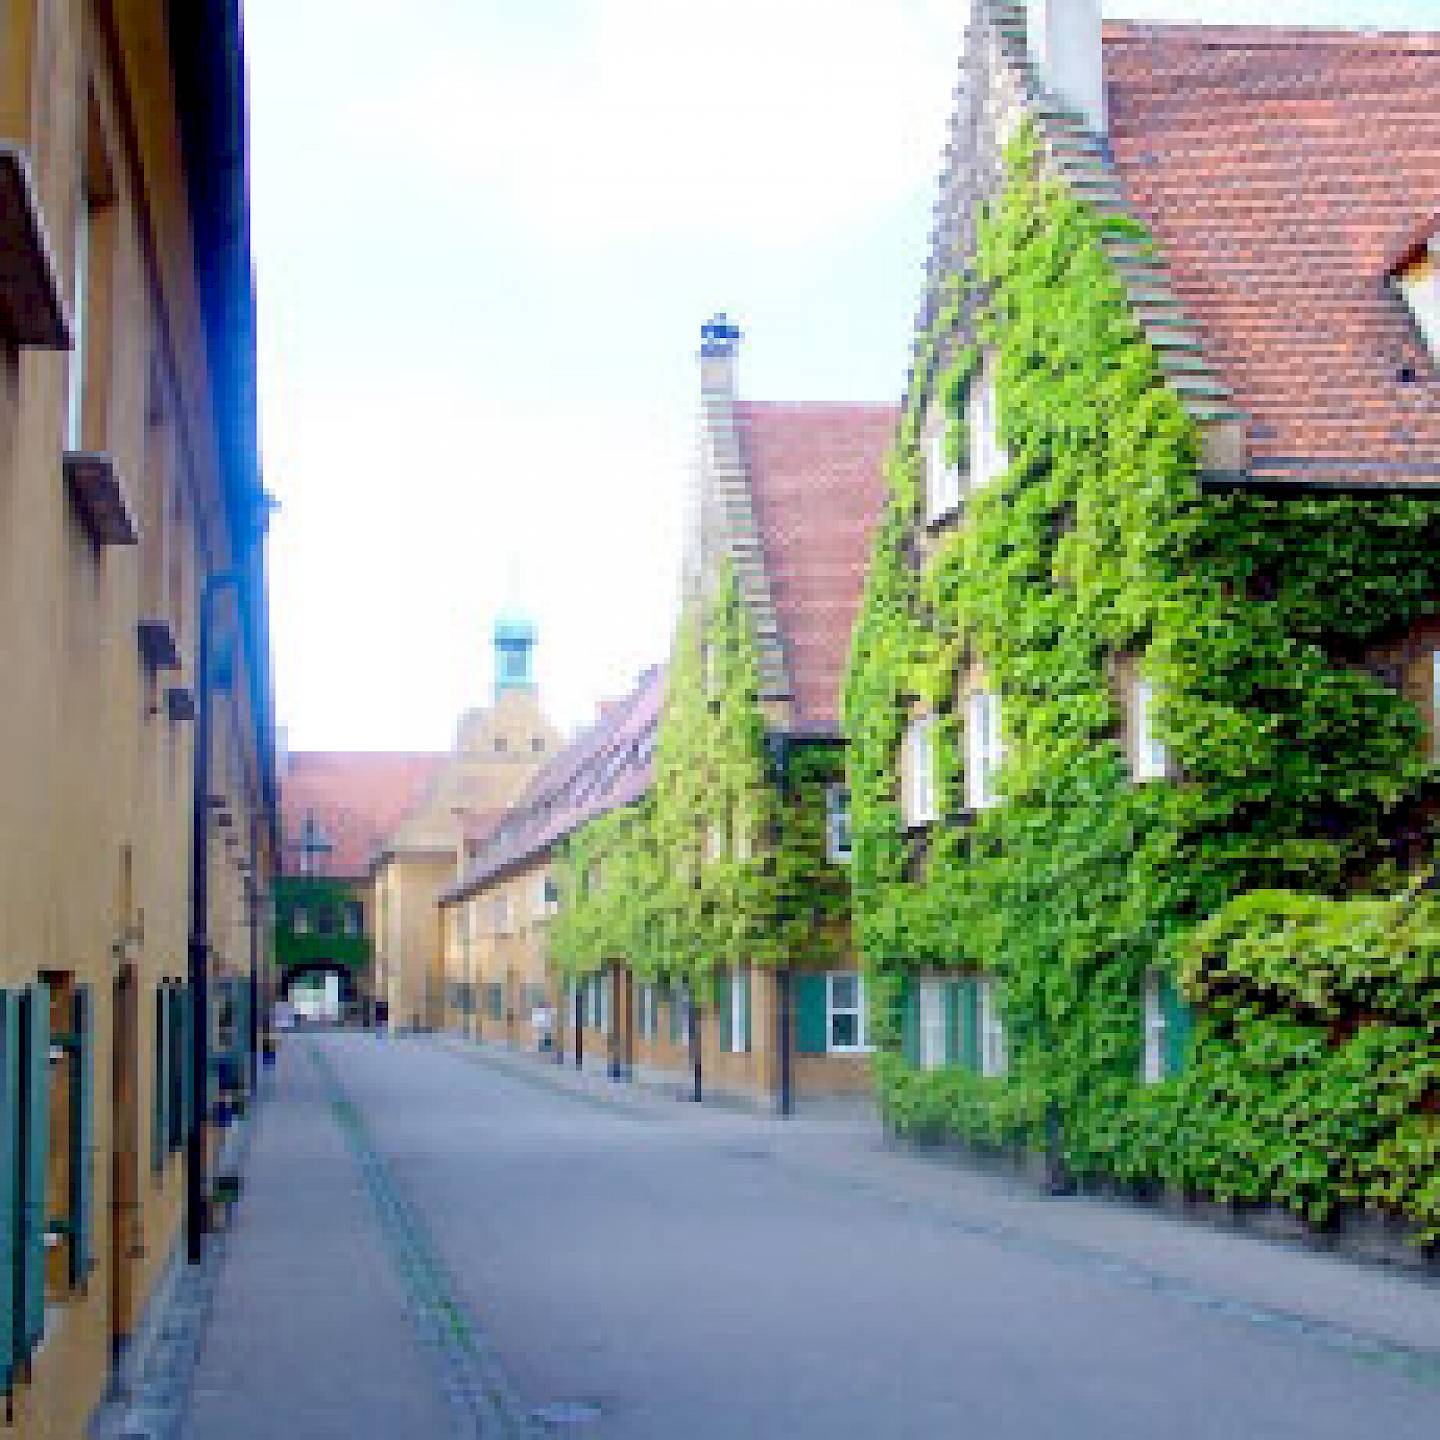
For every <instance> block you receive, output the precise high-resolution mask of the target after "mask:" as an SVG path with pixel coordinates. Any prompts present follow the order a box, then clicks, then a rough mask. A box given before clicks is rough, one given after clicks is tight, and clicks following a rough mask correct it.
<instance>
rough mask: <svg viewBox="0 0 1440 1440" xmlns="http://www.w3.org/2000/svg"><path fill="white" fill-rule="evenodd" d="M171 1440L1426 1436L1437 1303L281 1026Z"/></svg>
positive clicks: (561, 1087)
mask: <svg viewBox="0 0 1440 1440" xmlns="http://www.w3.org/2000/svg"><path fill="white" fill-rule="evenodd" d="M237 1346H238V1350H237ZM257 1375H260V1376H264V1377H265V1380H264V1382H263V1383H262V1384H259V1385H256V1384H255V1383H254V1381H253V1379H252V1380H250V1381H249V1382H248V1383H247V1380H246V1378H245V1377H247V1376H248V1377H254V1376H257ZM242 1388H243V1389H244V1390H245V1393H244V1394H243V1396H242V1395H238V1394H237V1391H239V1390H241V1389H242ZM184 1433H185V1434H186V1435H193V1436H195V1437H197V1440H227V1437H229V1436H230V1435H232V1434H234V1435H236V1436H239V1435H242V1434H243V1435H245V1436H247V1437H250V1440H255V1437H266V1436H270V1435H274V1436H277V1437H278V1436H285V1437H288V1440H306V1437H311V1436H314V1437H328V1436H330V1435H335V1436H340V1435H364V1436H367V1437H368V1436H384V1435H395V1436H404V1437H407V1440H408V1437H410V1436H419V1435H422V1434H423V1435H432V1434H433V1435H442V1434H451V1433H453V1434H457V1435H476V1434H480V1435H488V1434H495V1435H504V1434H527V1435H537V1434H562V1435H576V1436H580V1437H595V1440H600V1437H615V1440H677V1437H679V1440H711V1437H714V1440H721V1437H724V1440H737V1437H747V1440H748V1437H771V1436H774V1437H784V1440H808V1437H816V1440H818V1437H852V1436H853V1437H896V1440H899V1437H941V1436H943V1437H951V1436H954V1437H970V1436H974V1437H986V1440H1051V1437H1055V1440H1059V1437H1087V1440H1089V1437H1093V1440H1235V1437H1243V1440H1249V1437H1254V1440H1290V1437H1294V1440H1330V1437H1335V1440H1340V1437H1346V1440H1359V1437H1384V1440H1410V1437H1414V1440H1422V1437H1423V1440H1437V1437H1440V1287H1436V1286H1434V1285H1433V1284H1426V1283H1425V1282H1423V1281H1419V1280H1416V1279H1411V1278H1407V1277H1402V1276H1397V1275H1393V1274H1389V1273H1386V1272H1383V1271H1379V1270H1375V1269H1368V1268H1365V1267H1362V1266H1359V1265H1355V1264H1353V1263H1351V1262H1347V1261H1339V1260H1332V1259H1329V1258H1327V1257H1322V1256H1316V1255H1313V1254H1308V1253H1303V1252H1299V1251H1296V1250H1292V1249H1289V1248H1287V1247H1285V1246H1282V1245H1278V1244H1275V1243H1272V1242H1267V1241H1262V1240H1258V1239H1256V1238H1254V1237H1250V1236H1242V1235H1236V1234H1233V1233H1226V1232H1222V1231H1218V1230H1212V1229H1209V1228H1206V1227H1202V1226H1196V1225H1194V1224H1188V1223H1184V1222H1180V1221H1175V1220H1171V1219H1169V1218H1167V1217H1165V1216H1163V1215H1159V1214H1156V1213H1153V1212H1150V1211H1147V1210H1143V1209H1139V1208H1134V1207H1129V1206H1125V1205H1119V1204H1114V1203H1106V1202H1100V1201H1088V1200H1047V1199H1043V1198H1041V1197H1038V1196H1035V1195H1034V1194H1032V1193H1031V1192H1029V1191H1027V1190H1025V1189H1024V1188H1023V1187H1021V1186H1019V1185H1018V1184H1015V1183H1013V1182H1011V1181H1008V1180H1006V1179H1005V1178H1003V1177H999V1176H994V1175H986V1174H983V1173H977V1172H975V1171H973V1170H971V1169H967V1168H965V1167H963V1166H961V1165H958V1164H956V1163H955V1162H954V1161H953V1160H943V1161H942V1160H939V1159H936V1158H933V1157H931V1158H927V1157H925V1156H921V1155H916V1154H914V1153H913V1152H910V1151H908V1150H905V1149H902V1148H896V1147H893V1146H891V1145H889V1144H887V1142H886V1141H885V1139H884V1137H883V1136H882V1135H881V1133H880V1131H879V1129H878V1127H877V1126H876V1125H875V1124H874V1122H873V1121H870V1120H868V1119H866V1118H865V1117H862V1116H859V1115H856V1114H841V1113H836V1112H833V1111H832V1112H828V1113H819V1114H816V1115H814V1116H808V1117H807V1116H805V1115H802V1116H800V1117H799V1118H797V1119H796V1120H794V1121H791V1122H780V1121H776V1120H773V1119H770V1118H768V1117H763V1116H753V1115H748V1114H742V1113H735V1112H727V1111H724V1110H718V1109H713V1108H711V1107H708V1106H707V1107H702V1108H701V1109H698V1110H697V1108H696V1107H694V1106H691V1105H687V1104H683V1103H680V1102H677V1101H675V1100H673V1099H669V1098H667V1097H663V1096H659V1095H655V1094H653V1093H650V1092H641V1091H640V1090H639V1089H638V1088H636V1087H615V1086H611V1085H610V1084H609V1083H608V1082H605V1081H603V1080H601V1079H598V1078H593V1077H575V1076H574V1075H573V1072H565V1071H561V1072H557V1071H555V1070H552V1069H550V1068H549V1067H547V1066H545V1065H543V1064H542V1063H541V1062H540V1061H538V1060H536V1059H529V1058H523V1057H510V1056H497V1055H492V1054H489V1053H488V1052H482V1051H476V1050H474V1049H468V1048H464V1047H461V1046H459V1045H458V1044H457V1043H453V1042H445V1041H440V1040H434V1039H415V1040H380V1039H376V1038H374V1037H371V1036H367V1035H350V1034H336V1035H331V1036H324V1037H314V1038H312V1037H305V1038H301V1037H294V1038H292V1039H290V1040H289V1041H288V1042H287V1046H286V1052H285V1055H284V1057H283V1063H282V1067H281V1071H280V1076H279V1081H278V1084H277V1085H276V1089H275V1094H274V1095H273V1096H272V1098H271V1099H270V1100H269V1101H268V1102H267V1103H266V1104H265V1105H264V1106H262V1107H261V1111H260V1120H259V1125H258V1131H257V1134H256V1139H255V1144H254V1146H253V1151H252V1165H251V1174H250V1177H249V1179H248V1180H247V1193H246V1197H245V1207H244V1208H243V1209H242V1212H241V1214H240V1217H239V1220H238V1223H237V1226H236V1230H235V1232H234V1234H233V1235H232V1237H231V1240H230V1254H229V1258H228V1260H227V1264H226V1268H225V1272H224V1274H223V1275H222V1277H221V1280H220V1284H219V1288H218V1293H217V1297H216V1302H215V1309H214V1313H213V1315H212V1318H211V1321H210V1324H209V1327H208V1330H207V1335H206V1342H205V1345H204V1347H203V1349H202V1352H201V1356H200V1361H199V1365H198V1370H197V1375H196V1381H195V1395H194V1401H193V1403H192V1407H191V1411H190V1415H189V1419H188V1421H187V1424H186V1426H185V1429H184Z"/></svg>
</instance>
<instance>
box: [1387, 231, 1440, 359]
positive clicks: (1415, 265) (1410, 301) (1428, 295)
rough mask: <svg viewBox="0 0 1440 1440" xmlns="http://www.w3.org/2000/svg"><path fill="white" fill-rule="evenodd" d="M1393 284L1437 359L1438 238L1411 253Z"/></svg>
mask: <svg viewBox="0 0 1440 1440" xmlns="http://www.w3.org/2000/svg"><path fill="white" fill-rule="evenodd" d="M1395 283H1396V284H1397V285H1398V286H1399V287H1400V293H1401V294H1402V295H1404V297H1405V303H1406V304H1407V305H1409V307H1410V311H1411V314H1413V315H1414V316H1415V323H1416V324H1417V325H1418V326H1419V327H1420V333H1421V334H1422V335H1424V337H1425V343H1426V345H1428V346H1429V347H1430V353H1431V354H1432V355H1435V356H1437V357H1440V236H1434V237H1432V238H1431V239H1430V241H1429V242H1428V243H1427V244H1426V245H1424V246H1423V247H1419V248H1418V249H1417V250H1415V251H1413V252H1412V253H1411V256H1410V258H1409V261H1408V263H1407V264H1405V265H1404V266H1403V267H1402V268H1401V269H1400V270H1398V271H1397V272H1396V275H1395Z"/></svg>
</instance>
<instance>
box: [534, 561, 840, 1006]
mask: <svg viewBox="0 0 1440 1440" xmlns="http://www.w3.org/2000/svg"><path fill="white" fill-rule="evenodd" d="M843 778H844V761H843V756H842V752H841V749H840V747H839V746H838V745H836V744H825V743H822V742H806V743H789V742H787V741H784V740H783V739H782V738H781V737H779V736H778V735H776V736H772V735H771V734H770V732H769V729H768V727H767V721H766V716H765V713H764V710H763V708H762V705H761V702H760V699H759V674H758V664H757V659H756V649H755V641H754V636H753V633H752V631H751V626H750V620H749V612H748V610H747V609H746V607H745V605H744V603H743V601H742V600H741V597H740V593H739V588H738V586H737V583H736V580H735V577H734V575H733V573H730V572H729V571H725V572H724V573H722V575H721V577H720V580H719V583H718V585H717V587H716V594H715V596H714V598H713V599H712V600H711V601H710V603H709V604H708V605H707V606H705V607H704V609H703V610H702V609H700V608H699V607H695V608H692V609H691V610H689V611H687V613H686V614H685V615H683V616H682V618H681V622H680V625H679V627H678V630H677V633H676V639H675V644H674V648H673V652H672V655H671V660H670V666H669V670H668V673H667V680H666V698H665V707H664V711H663V714H662V717H661V722H660V731H659V736H658V740H657V745H656V751H655V778H654V782H653V785H652V787H651V790H650V792H649V794H648V795H647V796H646V797H645V799H644V800H642V801H641V802H640V803H638V804H636V805H632V806H629V807H627V808H626V809H623V810H619V811H613V812H611V813H610V814H608V815H605V816H602V817H601V818H600V819H598V820H595V821H592V822H590V823H589V824H587V825H584V826H582V827H581V828H580V829H579V830H577V831H576V832H575V833H574V834H573V835H572V836H570V837H569V839H568V841H567V842H566V845H565V847H564V849H563V852H562V854H561V856H560V860H559V863H558V866H557V875H558V881H559V888H560V911H559V914H558V915H557V916H556V918H555V920H554V922H553V924H552V928H551V938H550V953H551V958H552V961H553V962H554V963H555V964H556V965H557V967H558V968H559V969H560V970H561V971H563V972H565V973H567V974H571V975H574V974H580V973H585V972H589V971H594V970H596V969H598V968H600V967H601V966H603V965H605V964H608V963H610V962H612V961H624V962H625V963H627V964H628V965H629V966H630V967H631V969H632V970H633V971H634V973H635V974H636V975H637V976H639V977H640V978H641V979H643V980H667V981H685V982H688V983H689V984H690V986H691V991H692V993H693V994H697V995H701V996H704V995H708V993H709V989H708V984H707V982H708V980H709V979H710V978H711V977H712V976H713V974H714V973H715V971H716V970H718V969H720V968H722V967H725V966H730V965H735V964H737V963H739V964H743V963H746V962H749V963H752V964H757V965H764V966H775V965H779V964H782V963H787V962H788V963H794V964H797V965H804V964H809V963H815V964H819V963H823V962H825V961H827V960H830V959H835V960H838V959H840V958H841V957H843V956H844V955H845V954H846V953H847V952H848V946H849V933H848V932H849V927H848V924H847V920H848V915H849V901H850V894H849V877H848V875H847V874H846V872H845V870H844V868H843V867H841V866H837V865H834V864H831V863H830V862H829V860H828V859H827V856H826V808H825V787H826V786H827V785H828V784H833V783H837V782H840V781H843Z"/></svg>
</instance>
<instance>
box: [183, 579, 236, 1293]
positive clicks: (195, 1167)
mask: <svg viewBox="0 0 1440 1440" xmlns="http://www.w3.org/2000/svg"><path fill="white" fill-rule="evenodd" d="M239 583H240V571H239V570H237V569H230V570H216V571H212V572H211V573H210V574H209V575H207V576H206V577H205V584H204V587H203V588H202V590H201V592H200V617H199V619H200V647H199V648H200V654H199V660H198V663H197V673H196V678H195V686H196V689H197V690H198V691H199V694H198V696H197V697H196V698H197V705H196V727H195V753H194V762H195V763H194V775H193V788H194V793H193V795H192V797H191V809H190V944H189V947H188V961H189V980H190V1005H191V1013H192V1016H193V1023H192V1025H191V1027H190V1067H191V1094H192V1095H193V1096H194V1103H193V1104H192V1106H191V1112H190V1133H189V1134H188V1135H187V1136H186V1137H185V1258H186V1260H187V1261H188V1262H189V1263H190V1264H191V1265H198V1264H200V1262H201V1260H202V1259H203V1258H204V1239H205V1134H206V1130H207V1128H208V1127H207V1124H206V1121H207V1119H208V1117H207V1115H206V1111H207V1110H208V1108H209V1103H210V911H209V906H210V865H209V855H208V853H207V847H208V844H209V838H210V702H211V692H210V679H211V676H210V670H211V654H210V650H211V645H212V641H213V637H212V635H211V629H212V626H213V624H214V607H215V601H216V600H217V599H218V597H219V596H220V594H221V593H222V592H223V591H225V590H232V589H235V588H236V587H238V585H239Z"/></svg>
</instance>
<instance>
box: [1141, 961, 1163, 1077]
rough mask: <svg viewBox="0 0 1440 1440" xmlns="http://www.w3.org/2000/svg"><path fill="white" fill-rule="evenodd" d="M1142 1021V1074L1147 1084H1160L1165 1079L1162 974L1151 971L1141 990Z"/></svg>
mask: <svg viewBox="0 0 1440 1440" xmlns="http://www.w3.org/2000/svg"><path fill="white" fill-rule="evenodd" d="M1141 1016H1142V1020H1141V1023H1142V1024H1143V1026H1144V1050H1143V1054H1142V1056H1141V1061H1140V1076H1141V1078H1142V1079H1143V1080H1144V1082H1145V1083H1146V1084H1147V1085H1158V1084H1160V1082H1161V1081H1162V1080H1164V1079H1165V1038H1166V1037H1165V1031H1166V1028H1167V1026H1166V1021H1165V1006H1164V1004H1163V1003H1162V1002H1161V998H1160V976H1159V975H1158V974H1156V972H1155V971H1153V970H1151V971H1149V972H1148V973H1147V974H1146V976H1145V983H1144V986H1143V988H1142V991H1141Z"/></svg>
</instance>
